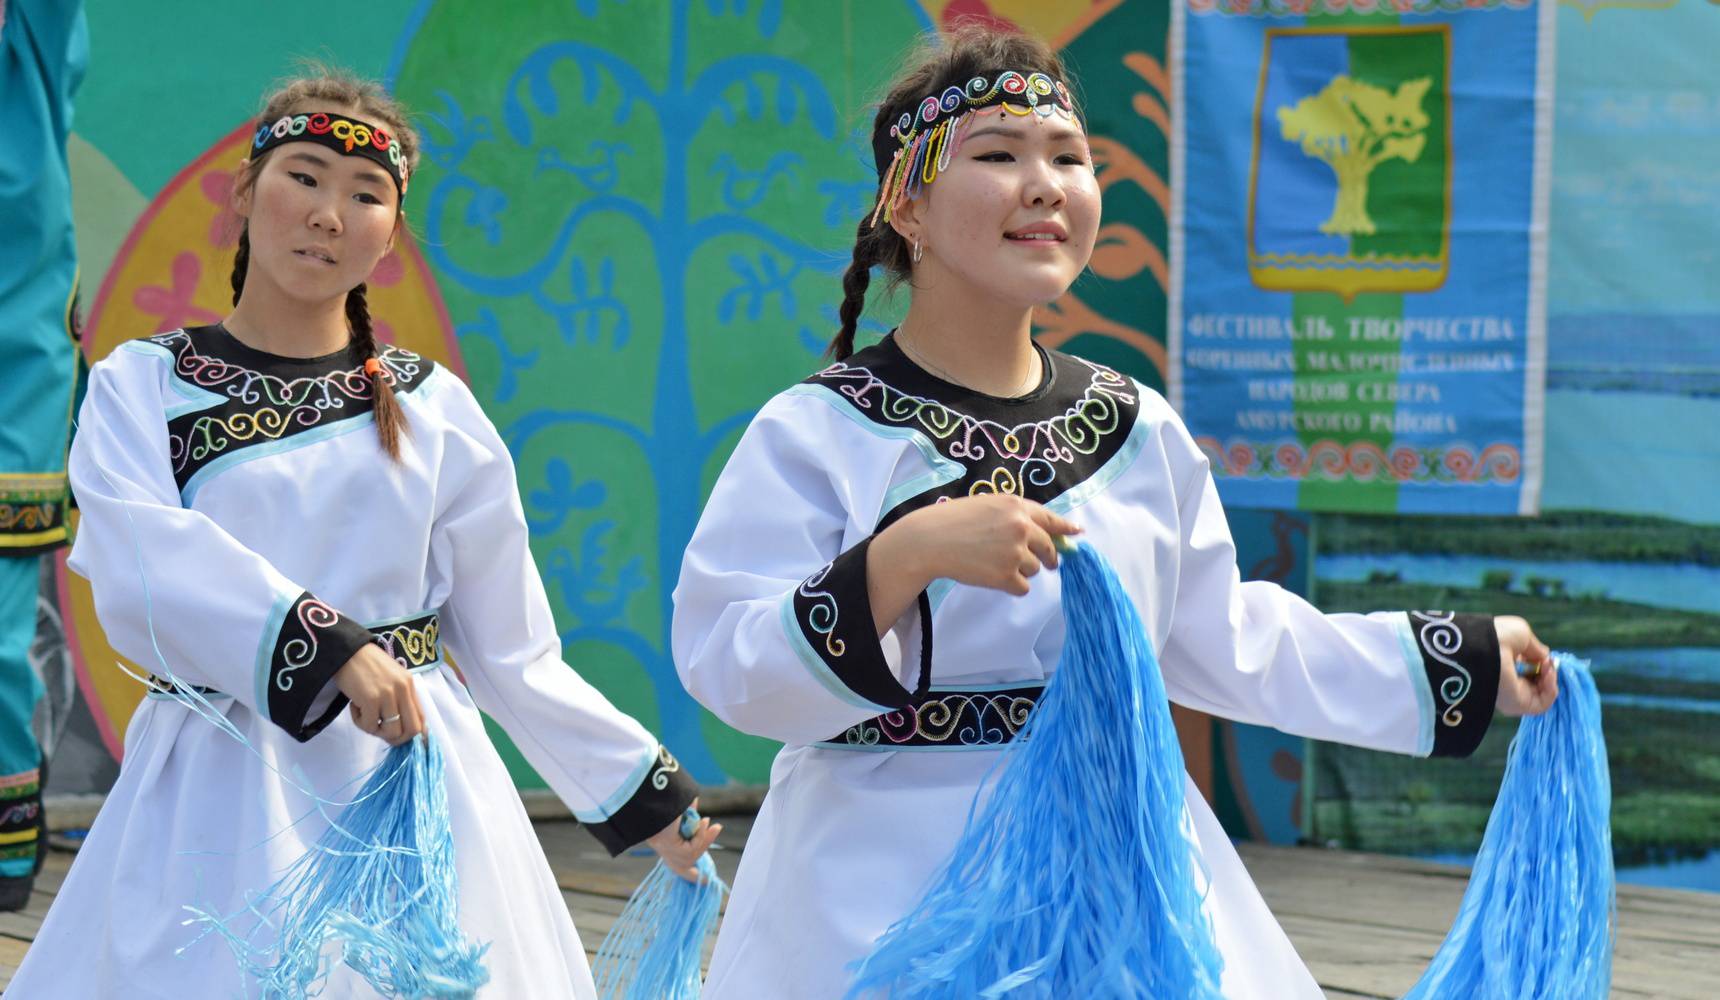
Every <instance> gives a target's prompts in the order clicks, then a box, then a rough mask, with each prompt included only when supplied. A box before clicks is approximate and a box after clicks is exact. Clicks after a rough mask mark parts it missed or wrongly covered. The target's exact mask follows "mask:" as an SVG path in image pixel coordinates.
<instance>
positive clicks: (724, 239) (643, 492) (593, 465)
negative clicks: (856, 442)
mask: <svg viewBox="0 0 1720 1000" xmlns="http://www.w3.org/2000/svg"><path fill="white" fill-rule="evenodd" d="M443 7H444V5H433V6H430V7H428V8H426V9H425V10H424V11H423V13H422V16H421V17H419V18H418V19H417V20H416V25H415V27H416V32H415V34H414V35H413V37H412V38H411V40H410V43H409V45H407V46H406V47H405V48H403V51H404V53H405V55H404V57H403V59H402V60H401V62H400V64H399V65H398V66H397V68H396V73H395V78H396V90H397V92H398V93H399V94H400V95H401V96H402V97H403V98H404V99H405V100H407V101H408V102H409V103H411V104H412V105H414V106H415V107H417V108H419V109H421V110H422V111H423V112H425V117H426V119H427V121H426V122H425V126H426V127H425V128H424V129H423V131H424V139H425V157H424V164H423V166H422V167H421V168H420V176H419V177H418V178H416V179H415V180H416V183H415V184H414V191H413V194H414V196H415V197H414V198H413V199H412V201H409V203H408V210H409V212H414V213H415V214H414V219H415V221H416V223H417V224H418V225H419V226H420V227H421V232H420V238H421V242H422V244H423V246H424V249H425V253H426V254H427V256H428V257H429V258H430V260H431V262H432V264H433V266H434V268H435V270H436V273H437V276H438V278H439V280H440V281H441V283H442V288H443V292H444V295H445V296H446V298H447V300H448V304H449V308H450V312H451V314H452V315H453V316H454V318H455V322H456V329H457V332H458V334H459V336H460V342H461V347H462V351H463V353H464V354H465V357H466V361H467V365H468V368H469V370H470V373H471V377H472V381H473V385H474V388H475V389H476V390H477V392H478V395H479V398H480V399H481V400H482V401H483V402H484V403H485V405H486V408H487V409H488V410H489V412H490V414H491V416H492V418H493V419H495V421H496V423H497V426H498V427H500V428H501V430H502V433H503V437H504V439H505V440H506V441H507V443H508V446H509V448H510V449H511V451H512V453H513V456H514V459H515V461H516V463H517V465H518V472H519V477H520V481H521V486H522V492H523V499H524V502H525V506H526V514H527V518H528V521H529V522H530V524H531V528H532V532H533V548H534V552H535V554H536V556H537V560H538V564H539V567H540V568H541V569H542V571H543V573H544V576H545V580H546V583H547V584H548V586H549V590H550V593H551V598H552V601H553V602H554V604H555V610H556V614H557V620H558V622H559V623H560V624H561V626H562V627H563V629H564V631H563V633H562V641H563V645H564V647H565V648H566V650H567V653H568V659H569V661H570V662H571V663H573V664H574V665H575V666H576V667H577V668H578V669H579V670H580V671H581V672H582V673H584V674H585V675H586V676H587V677H588V678H590V679H591V680H592V681H593V682H594V683H597V684H598V685H599V686H600V687H602V688H603V689H604V690H605V692H606V693H608V694H609V695H610V697H611V698H612V699H614V700H615V701H616V702H617V704H619V705H620V706H621V707H622V708H623V709H625V710H628V711H630V712H633V713H634V714H636V715H638V716H639V717H640V718H641V719H642V720H643V721H645V722H646V723H647V724H654V727H655V728H656V729H657V731H658V732H659V733H660V734H661V735H662V736H663V737H664V739H665V742H667V743H668V744H669V745H670V746H671V747H673V748H674V750H675V752H676V753H677V754H678V755H679V756H680V757H681V759H682V760H683V762H684V763H685V764H686V765H687V766H688V768H689V769H690V770H691V771H692V773H693V774H694V775H695V776H696V777H698V778H699V779H700V780H702V781H718V780H722V779H723V778H725V777H732V778H738V779H742V780H752V781H757V780H762V778H763V777H764V774H765V767H766V761H767V760H768V755H769V753H770V752H771V751H772V748H770V747H769V746H768V745H765V744H764V743H763V741H756V740H752V739H750V738H746V737H741V736H739V735H738V734H734V733H732V732H731V731H729V730H727V729H726V728H725V727H722V726H721V725H720V724H717V723H715V722H714V720H712V719H710V718H709V716H708V715H705V714H704V713H703V712H702V710H701V709H699V708H698V706H697V705H696V704H695V703H693V702H692V701H691V700H690V699H689V698H688V697H687V696H686V694H685V693H684V692H683V690H682V688H681V685H680V682H679V680H678V678H677V677H676V674H675V668H674V664H673V662H672V659H671V656H670V652H669V636H668V633H669V621H670V616H671V611H672V604H671V591H672V588H673V586H674V581H675V579H676V577H677V575H678V573H679V567H680V559H681V552H682V550H683V548H684V547H685V543H686V540H687V538H688V537H690V536H691V534H692V530H693V526H694V525H695V523H696V522H697V517H698V513H699V509H700V505H701V503H702V500H703V497H704V496H705V494H706V493H707V491H708V489H709V486H710V483H711V481H712V480H713V479H714V477H715V475H716V472H717V471H718V470H719V469H720V467H721V463H722V462H723V460H724V459H725V458H726V456H727V454H728V452H729V451H730V450H731V449H732V447H733V444H734V442H735V440H736V439H737V438H738V436H739V433H740V432H741V430H742V429H744V427H745V425H746V423H747V421H748V420H749V419H750V418H751V416H752V414H753V412H755V410H756V409H757V407H758V405H759V404H760V403H762V402H763V400H764V399H765V398H767V397H768V396H769V395H770V394H771V393H773V392H775V391H777V390H779V389H781V388H782V387H784V386H786V385H788V384H790V383H792V382H794V381H796V380H798V379H799V378H801V377H803V376H804V375H805V374H806V373H808V372H809V371H811V370H812V369H813V368H815V367H816V366H817V364H818V361H817V357H816V355H817V352H818V351H821V350H822V348H823V345H824V343H825V341H826V340H827V338H828V336H829V333H830V331H831V330H832V329H833V327H834V325H835V314H834V306H835V303H836V301H837V298H838V296H839V294H840V292H839V288H838V284H837V277H838V276H839V274H840V272H841V269H842V268H843V267H844V266H845V265H846V262H847V257H848V248H849V246H850V241H851V239H852V231H853V229H852V227H853V223H854V221H855V220H856V219H857V218H858V216H859V214H860V213H861V212H862V211H863V210H864V208H865V207H866V201H867V199H868V198H869V196H870V193H871V189H872V187H873V184H874V180H873V178H872V175H871V166H870V161H869V154H868V152H867V150H866V145H865V142H864V140H863V138H862V133H863V132H864V125H865V124H866V123H867V122H868V120H869V115H868V114H867V113H866V109H865V107H864V105H865V102H866V99H867V97H869V96H870V87H871V86H872V85H873V84H872V81H877V80H881V79H884V78H885V77H886V76H887V74H888V73H889V71H890V69H891V62H892V60H893V58H894V57H895V56H896V55H897V54H899V52H900V51H901V48H902V46H903V45H904V43H905V42H906V41H907V40H908V39H909V37H910V36H911V35H912V34H913V33H914V32H915V31H917V30H919V29H920V28H921V27H923V15H921V14H920V13H919V10H918V8H917V6H915V5H911V4H905V5H904V6H903V7H901V8H899V9H895V10H883V11H869V12H868V17H867V18H866V19H865V24H864V25H863V26H862V25H855V26H853V27H854V29H863V30H862V31H861V34H856V33H855V31H854V30H851V28H850V27H849V26H848V25H845V24H843V14H842V10H841V7H840V6H839V5H832V4H822V3H809V4H805V5H797V9H796V10H795V11H794V12H793V16H792V18H785V17H784V11H783V4H782V3H781V2H780V0H764V2H757V0H704V2H694V0H675V2H672V3H662V4H643V3H625V2H619V0H609V2H600V0H578V2H576V3H573V4H571V5H570V4H567V3H550V2H540V3H537V4H532V5H512V4H510V5H505V6H502V7H499V8H497V9H493V10H491V11H488V12H486V14H485V18H484V24H483V25H482V26H481V27H479V26H476V25H473V24H471V22H470V14H469V12H467V11H461V12H454V11H452V10H444V9H443ZM857 20H858V19H857ZM454 81H460V82H459V83H457V84H456V83H455V82H454ZM420 190H423V191H424V192H425V193H424V194H423V195H422V196H419V191H420ZM420 198H421V199H422V200H421V201H420ZM412 202H419V204H421V205H422V207H421V208H420V207H419V205H417V204H413V203H412ZM811 568H815V567H809V569H811ZM642 681H643V682H644V683H642Z"/></svg>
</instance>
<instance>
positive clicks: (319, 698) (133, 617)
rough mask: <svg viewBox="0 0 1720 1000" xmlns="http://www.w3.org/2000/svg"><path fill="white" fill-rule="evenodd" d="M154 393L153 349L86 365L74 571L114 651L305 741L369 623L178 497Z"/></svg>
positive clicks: (71, 469)
mask: <svg viewBox="0 0 1720 1000" xmlns="http://www.w3.org/2000/svg"><path fill="white" fill-rule="evenodd" d="M161 391H162V390H161V375H160V364H159V362H158V360H157V359H156V358H154V357H151V356H148V355H144V354H140V353H137V352H135V351H131V350H128V349H126V348H122V349H121V350H120V351H119V352H117V353H116V355H115V357H114V358H112V359H109V360H108V361H104V362H102V363H101V364H98V365H96V366H95V368H94V369H93V370H92V371H91V372H90V382H89V391H88V393H87V395H86V396H85V398H84V404H83V408H82V409H81V410H80V411H79V417H78V430H77V435H76V436H75V437H74V438H73V441H72V450H71V456H70V459H69V464H68V473H69V476H70V479H71V485H72V491H73V494H74V496H76V498H77V502H78V507H79V509H80V511H81V512H82V520H81V521H80V522H79V526H78V532H77V539H76V541H75V543H74V544H73V547H72V554H71V559H70V565H71V568H72V570H73V571H74V572H76V573H78V574H79V575H81V576H84V577H86V578H88V580H89V581H90V587H91V589H92V591H93V592H94V594H95V605H96V617H97V618H99V619H100V620H101V623H102V629H103V631H104V632H105V633H106V634H107V638H108V641H109V642H110V643H112V645H113V647H114V649H116V650H118V651H119V652H120V653H121V654H123V655H124V656H126V657H127V658H128V659H131V660H133V661H135V662H136V663H138V664H141V665H142V666H143V667H144V668H145V669H146V670H150V671H152V672H155V673H157V674H158V675H159V674H162V673H163V672H164V671H170V672H171V673H172V674H173V675H174V676H175V677H176V678H177V679H179V680H181V681H183V682H185V683H189V684H195V685H202V686H206V687H210V688H214V689H216V690H219V691H221V692H223V693H225V694H228V695H232V696H233V697H235V698H237V699H239V701H241V702H243V703H244V704H245V705H247V706H249V707H250V708H251V709H252V710H253V711H255V712H257V713H258V714H259V715H262V716H263V717H264V718H266V719H269V720H270V721H272V722H274V723H275V724H276V725H278V726H280V727H281V728H283V729H285V730H286V731H287V732H289V733H291V734H292V735H293V736H294V737H295V738H297V739H299V740H308V739H310V738H311V737H312V736H314V735H316V734H317V733H318V732H321V731H322V729H323V727H325V726H327V725H328V723H329V722H331V721H333V719H334V718H335V716H337V715H339V714H340V711H341V709H343V708H344V707H345V706H346V698H345V696H344V695H340V694H339V693H338V692H336V691H333V686H332V684H331V683H330V681H331V680H332V679H333V677H334V675H335V673H336V672H337V671H338V670H339V669H340V668H341V667H342V666H343V665H344V664H345V663H346V661H347V660H348V659H349V658H351V656H352V654H353V653H355V652H357V651H358V650H359V648H361V647H362V646H363V645H364V644H365V643H366V642H370V641H372V636H371V633H370V631H369V630H368V629H366V628H365V627H364V626H363V625H361V624H359V623H357V622H355V621H352V620H351V619H348V618H346V617H345V616H343V615H341V614H340V613H339V612H338V611H336V610H335V609H334V608H331V607H329V606H328V605H327V604H325V603H323V602H322V601H319V600H317V599H316V598H315V597H314V596H312V595H311V594H310V593H309V592H307V591H306V590H305V589H304V588H303V587H301V586H299V585H298V584H296V583H294V582H293V581H291V580H289V579H287V578H286V577H285V576H283V575H282V574H281V573H280V571H279V570H277V569H276V568H275V567H274V566H273V565H271V564H270V563H269V562H268V561H267V560H266V559H264V558H263V557H262V556H259V555H257V554H256V553H255V552H252V551H251V550H250V549H248V548H246V547H245V546H243V545H241V544H240V543H239V542H238V541H237V540H236V539H234V538H233V536H232V535H230V534H228V533H227V532H226V531H225V530H223V529H222V528H221V527H220V526H219V525H217V524H215V523H214V522H213V521H211V520H210V519H209V518H208V517H206V516H205V515H203V514H201V513H199V512H197V511H195V510H188V509H186V508H185V507H183V506H181V505H180V499H179V489H178V487H177V486H176V485H175V483H174V479H173V472H172V468H173V466H172V462H171V460H170V457H169V447H168V435H167V422H166V417H165V414H164V411H163V409H162V397H161ZM158 649H159V656H158V655H157V650H158ZM325 695H328V696H332V698H331V697H327V696H325ZM313 706H314V707H316V708H318V709H321V710H320V711H317V712H316V713H315V715H314V717H313V716H312V710H313ZM324 706H326V707H324Z"/></svg>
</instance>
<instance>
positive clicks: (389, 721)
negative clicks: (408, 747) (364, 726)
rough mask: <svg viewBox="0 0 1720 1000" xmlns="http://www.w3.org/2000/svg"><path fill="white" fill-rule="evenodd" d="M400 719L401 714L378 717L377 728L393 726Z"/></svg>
mask: <svg viewBox="0 0 1720 1000" xmlns="http://www.w3.org/2000/svg"><path fill="white" fill-rule="evenodd" d="M399 721H400V716H399V715H390V716H388V717H386V718H382V719H377V720H376V728H378V729H381V728H382V727H383V726H391V725H393V724H394V723H396V722H399Z"/></svg>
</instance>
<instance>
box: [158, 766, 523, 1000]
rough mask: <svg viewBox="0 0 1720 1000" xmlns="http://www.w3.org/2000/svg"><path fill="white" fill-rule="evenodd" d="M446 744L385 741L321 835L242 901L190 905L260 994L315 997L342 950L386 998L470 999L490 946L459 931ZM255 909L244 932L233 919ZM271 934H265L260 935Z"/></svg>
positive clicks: (483, 977)
mask: <svg viewBox="0 0 1720 1000" xmlns="http://www.w3.org/2000/svg"><path fill="white" fill-rule="evenodd" d="M457 885H458V881H457V878H456V874H455V870H454V841H453V837H452V835H451V833H450V830H449V824H448V793H447V785H446V781H445V778H444V775H443V761H442V751H441V749H440V748H439V747H438V746H437V744H436V741H435V740H434V739H433V738H432V737H431V736H429V735H428V734H426V735H424V736H420V737H418V738H416V739H414V740H412V741H411V742H410V743H407V744H403V745H401V746H397V747H394V748H392V749H390V750H389V751H388V753H387V755H386V756H385V757H384V758H383V760H382V763H381V764H379V765H378V766H377V767H376V768H375V770H373V771H372V772H371V773H370V776H369V778H368V779H367V780H366V781H365V783H364V787H363V788H362V789H361V790H360V792H359V793H358V795H357V796H356V797H355V798H354V799H353V800H352V801H351V802H349V803H348V804H347V805H346V806H345V808H343V809H342V810H341V812H340V814H339V815H337V816H335V817H334V818H333V819H332V820H331V822H330V824H329V827H328V830H327V831H326V832H325V833H324V834H323V836H322V837H321V839H320V840H318V842H317V843H316V844H314V845H313V846H312V847H311V848H310V849H309V850H308V851H307V852H306V853H305V854H304V855H303V856H301V857H300V858H299V859H298V860H297V861H295V862H293V864H292V865H291V866H289V867H288V869H287V871H286V874H285V875H283V876H282V877H281V879H280V880H278V881H277V882H276V883H275V884H274V885H272V886H270V887H269V888H268V889H267V890H266V891H265V892H264V893H263V894H262V896H261V897H260V898H259V899H257V900H254V901H252V903H251V905H249V906H248V907H247V908H246V909H244V910H241V911H240V912H239V913H236V914H233V915H231V916H226V917H222V916H217V915H214V914H210V913H208V912H206V911H203V910H198V909H196V908H192V907H187V909H190V910H191V911H192V912H193V913H194V914H196V916H195V918H194V919H193V920H192V921H191V922H201V923H205V924H207V925H208V926H209V929H210V931H211V932H213V933H217V934H220V935H221V936H222V937H224V938H225V939H226V940H227V942H228V944H229V945H231V946H232V948H233V951H234V954H235V955H236V956H237V957H238V959H239V964H240V966H241V968H243V969H244V970H245V971H246V972H247V973H248V974H249V975H250V976H251V977H253V978H254V979H255V980H256V981H257V982H258V984H259V985H260V986H261V990H262V992H261V995H262V997H264V998H265V1000H275V998H280V1000H300V998H303V997H306V996H316V995H317V994H318V993H320V992H321V989H322V986H323V985H324V984H325V983H326V982H327V979H328V976H329V973H330V972H331V971H332V968H333V960H334V958H335V957H338V958H339V959H340V960H341V961H343V962H344V963H345V964H346V965H348V966H350V967H351V968H352V969H354V970H356V971H357V972H358V973H359V974H361V975H362V976H364V978H365V979H366V980H367V981H368V982H369V983H370V985H371V986H372V987H374V988H375V989H376V991H377V992H378V993H380V994H381V995H382V996H384V997H390V998H396V997H397V998H402V1000H430V998H436V1000H451V998H459V997H472V996H474V995H475V994H476V992H477V989H478V987H480V986H482V985H484V983H486V982H488V981H489V978H490V977H489V973H488V971H486V970H485V968H484V965H483V956H484V952H485V951H486V950H487V948H488V946H487V945H478V944H474V943H472V942H470V941H468V940H467V939H466V938H465V936H464V935H463V934H461V932H460V927H459V900H458V889H457ZM247 915H249V917H250V918H252V919H251V920H250V921H249V922H250V924H251V926H250V928H249V932H248V933H240V932H239V931H237V930H235V929H234V927H233V925H234V924H235V923H236V922H242V921H245V920H246V917H247ZM259 936H261V937H263V938H271V939H272V940H266V941H264V942H263V943H258V940H257V939H258V937H259Z"/></svg>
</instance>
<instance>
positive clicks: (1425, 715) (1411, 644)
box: [1389, 611, 1433, 757]
mask: <svg viewBox="0 0 1720 1000" xmlns="http://www.w3.org/2000/svg"><path fill="white" fill-rule="evenodd" d="M1389 618H1390V620H1391V623H1392V630H1393V631H1395V632H1396V633H1397V637H1398V645H1399V646H1400V647H1402V649H1403V661H1404V666H1405V667H1406V668H1407V670H1406V672H1407V673H1408V674H1409V686H1410V687H1412V688H1414V689H1415V702H1416V706H1417V707H1418V708H1419V709H1420V711H1419V712H1418V713H1417V716H1418V718H1419V721H1420V726H1419V727H1418V729H1417V731H1416V737H1415V747H1416V750H1415V752H1416V756H1418V757H1426V756H1429V755H1431V754H1432V753H1433V691H1432V689H1430V688H1429V687H1428V684H1427V667H1426V666H1425V665H1424V663H1423V661H1422V655H1421V644H1420V643H1418V642H1417V641H1416V638H1415V626H1413V625H1411V624H1410V623H1409V612H1407V611H1394V612H1392V613H1391V614H1390V615H1389Z"/></svg>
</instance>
